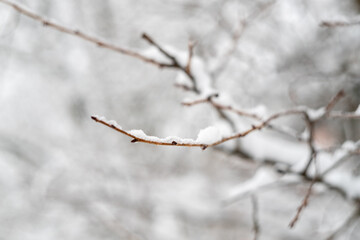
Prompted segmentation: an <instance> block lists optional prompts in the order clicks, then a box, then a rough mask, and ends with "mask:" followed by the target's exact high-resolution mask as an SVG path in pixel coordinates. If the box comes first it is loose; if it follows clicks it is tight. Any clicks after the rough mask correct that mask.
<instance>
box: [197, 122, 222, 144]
mask: <svg viewBox="0 0 360 240" xmlns="http://www.w3.org/2000/svg"><path fill="white" fill-rule="evenodd" d="M221 138H222V136H221V132H220V130H219V128H217V127H214V126H211V127H207V128H205V129H202V130H200V132H199V134H198V136H197V139H196V142H198V143H204V144H211V143H214V142H217V141H219V140H221Z"/></svg>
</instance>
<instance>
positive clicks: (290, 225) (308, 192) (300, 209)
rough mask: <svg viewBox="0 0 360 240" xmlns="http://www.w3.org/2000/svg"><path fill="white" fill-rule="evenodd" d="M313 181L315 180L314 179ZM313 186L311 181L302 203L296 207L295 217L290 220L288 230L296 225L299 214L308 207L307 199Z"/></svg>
mask: <svg viewBox="0 0 360 240" xmlns="http://www.w3.org/2000/svg"><path fill="white" fill-rule="evenodd" d="M314 179H315V178H314ZM314 184H315V181H314V180H313V181H312V182H311V183H310V186H309V188H308V190H307V192H306V195H305V198H304V200H303V201H302V203H301V205H300V206H299V207H298V209H297V212H296V215H295V217H294V218H293V219H292V220H291V222H290V224H289V227H290V228H293V227H294V226H295V224H296V222H297V221H298V220H299V217H300V214H301V212H302V211H303V210H304V208H306V206H307V205H308V203H309V198H310V195H311V190H312V187H313V185H314Z"/></svg>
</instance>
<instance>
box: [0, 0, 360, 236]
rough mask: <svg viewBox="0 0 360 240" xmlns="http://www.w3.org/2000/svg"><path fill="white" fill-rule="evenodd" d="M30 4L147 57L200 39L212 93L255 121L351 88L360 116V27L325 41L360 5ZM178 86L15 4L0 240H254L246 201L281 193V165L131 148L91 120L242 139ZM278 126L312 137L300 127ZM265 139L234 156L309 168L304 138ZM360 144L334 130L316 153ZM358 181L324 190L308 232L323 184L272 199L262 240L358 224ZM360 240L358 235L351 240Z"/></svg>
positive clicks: (5, 67) (0, 169)
mask: <svg viewBox="0 0 360 240" xmlns="http://www.w3.org/2000/svg"><path fill="white" fill-rule="evenodd" d="M17 3H23V4H25V5H26V6H27V7H29V9H32V10H34V11H35V12H37V13H39V14H41V15H43V16H47V17H49V18H51V19H55V20H56V21H57V22H60V23H62V24H64V25H66V26H70V27H72V28H77V29H81V30H82V31H84V32H87V33H90V34H91V35H94V36H98V37H101V38H102V39H106V41H109V42H112V43H114V44H116V45H119V46H122V47H125V48H132V49H136V50H139V51H145V50H146V49H148V47H149V45H148V44H147V43H146V42H145V41H144V40H142V39H141V37H140V36H141V34H142V33H143V32H146V33H148V34H149V35H150V36H152V37H153V38H154V39H156V40H157V41H158V42H160V43H162V44H164V45H165V46H171V47H173V48H176V49H178V50H179V51H182V52H184V53H186V51H187V44H188V40H189V39H192V40H195V41H196V42H197V44H196V47H195V55H196V56H197V57H199V58H201V59H202V61H203V62H204V66H205V68H206V71H208V74H209V75H210V76H211V78H212V79H213V82H212V86H213V87H214V88H216V89H217V90H219V91H220V92H221V93H224V95H222V96H225V97H226V98H229V99H230V98H231V99H232V100H233V102H234V103H236V105H237V106H240V107H241V108H246V109H254V108H255V107H257V109H258V107H259V106H266V109H267V111H269V112H276V111H279V110H283V109H288V108H290V107H294V106H298V105H305V106H308V107H311V108H315V109H316V108H319V107H322V106H324V105H326V104H327V103H328V101H329V99H331V97H332V96H334V95H335V94H336V93H337V92H338V91H339V90H340V89H344V90H345V92H346V97H345V98H344V99H343V100H342V101H341V102H340V103H339V104H338V105H337V108H338V109H342V110H345V111H349V112H350V111H355V110H356V109H357V107H358V105H359V104H360V54H359V50H360V41H359V39H360V26H359V25H357V26H352V27H345V28H334V29H329V28H322V27H320V26H319V24H320V23H321V22H322V21H323V20H338V21H353V20H358V19H359V17H358V16H359V13H360V2H359V1H355V0H352V1H351V0H347V1H339V0H315V1H314V0H313V1H310V0H292V1H289V0H277V1H275V2H274V3H273V4H271V5H270V6H269V7H267V8H266V9H262V8H263V6H264V5H266V4H267V3H269V1H268V2H267V1H252V0H242V1H235V0H199V1H190V0H151V1H149V0H121V1H115V0H102V1H100V0H87V1H71V0H61V1H60V0H52V1H41V0H28V1H26V2H25V1H17ZM256 12H259V13H258V14H254V13H256ZM243 19H248V22H247V25H246V28H244V30H243V32H242V34H241V36H240V38H239V39H238V40H236V41H235V40H234V32H237V31H238V30H239V29H241V25H240V23H241V21H242V20H243ZM239 26H240V27H239ZM176 79H179V76H178V72H177V71H174V70H166V69H159V68H157V67H155V66H153V65H150V64H146V63H143V62H141V61H139V60H138V59H134V58H131V57H128V56H123V55H121V54H117V53H115V52H112V51H109V50H105V49H101V48H98V47H96V46H95V45H94V44H91V43H88V42H85V41H83V40H81V39H78V38H76V37H73V36H69V35H66V34H63V33H59V32H57V31H55V30H54V29H51V28H48V27H44V26H43V25H41V24H40V23H38V22H35V21H34V20H32V19H29V18H28V17H25V16H22V15H20V14H19V13H17V12H15V11H14V10H13V9H11V8H10V7H8V6H6V5H4V4H2V3H1V2H0V119H1V123H0V239H4V240H48V239H53V240H57V239H59V240H60V239H90V240H92V239H94V240H95V239H102V240H105V239H109V240H110V239H136V240H137V239H149V240H150V239H156V240H177V239H179V240H180V239H197V240H200V239H206V240H211V239H214V240H215V239H229V240H230V239H253V238H254V233H253V220H252V217H253V216H252V213H253V206H252V204H251V203H252V201H251V197H250V196H249V195H244V196H240V195H239V192H241V191H244V189H245V190H246V189H248V188H251V186H252V185H251V179H252V177H253V176H254V175H255V174H256V173H257V174H256V176H257V177H258V178H260V179H261V180H264V182H265V183H267V182H271V181H273V179H277V178H280V177H281V176H279V173H277V172H275V171H273V170H272V167H271V166H267V165H264V164H256V163H254V162H250V161H246V160H243V159H241V158H240V157H239V156H236V155H231V154H227V153H224V152H222V151H218V150H215V149H207V150H206V151H202V150H201V149H200V148H180V147H179V148H177V147H161V146H153V145H146V144H142V143H136V144H132V143H130V141H131V139H129V138H127V137H125V136H123V135H121V134H119V133H116V132H115V131H113V130H111V129H109V128H106V127H104V126H101V125H99V124H97V123H95V122H94V121H92V120H91V119H90V116H91V115H93V114H97V115H100V116H106V117H108V118H109V119H114V120H116V121H117V122H118V123H119V124H121V125H122V126H123V127H124V128H126V129H143V130H144V131H145V132H146V133H148V134H150V135H155V136H160V137H166V136H180V137H184V138H192V139H196V138H197V134H198V132H199V130H200V129H204V128H206V127H208V126H218V127H219V128H221V129H224V131H231V128H230V127H229V126H228V125H227V123H225V122H223V121H220V120H219V116H218V114H217V112H216V111H214V110H213V109H212V108H211V107H210V106H209V105H207V104H201V105H197V106H193V107H185V106H182V105H181V104H180V103H181V102H182V101H183V100H184V99H187V98H190V99H191V98H193V97H194V95H192V94H191V93H187V92H185V91H182V90H181V89H179V88H176V87H174V83H175V80H176ZM279 123H280V124H286V126H288V127H291V128H293V129H295V130H296V131H298V132H299V133H301V131H303V130H304V125H303V122H302V121H300V120H299V119H298V118H295V117H292V118H287V119H286V121H285V120H282V121H279ZM243 124H244V123H242V122H240V121H239V126H236V127H237V128H238V129H242V128H243ZM261 134H262V135H256V134H254V136H249V138H248V140H245V139H244V141H242V142H237V141H233V142H229V143H228V144H225V146H226V147H228V148H232V147H233V146H234V145H235V144H241V146H242V147H243V148H244V149H245V151H246V152H248V153H249V154H250V155H251V156H253V157H254V158H256V159H259V160H264V159H266V158H268V157H271V158H276V157H279V158H282V159H287V158H289V159H298V158H299V157H300V156H299V154H300V155H301V154H307V152H306V150H303V148H304V146H303V145H301V144H298V143H297V142H295V141H293V140H292V139H288V138H285V137H284V136H280V135H274V134H272V133H270V132H267V131H264V132H262V133H261ZM359 137H360V124H359V120H346V121H338V120H334V121H330V122H324V123H322V124H321V125H320V126H319V128H318V131H317V135H316V139H315V140H316V142H317V144H318V145H319V146H323V147H329V146H337V145H341V144H342V143H343V142H344V141H345V140H347V141H351V142H350V145H351V147H354V146H355V142H356V141H358V139H359ZM270 144H271V145H270ZM304 151H305V152H304ZM343 168H344V171H345V172H349V173H351V176H352V178H351V179H357V181H356V182H353V181H350V180H349V179H348V178H342V179H340V181H343V185H344V186H345V188H347V189H348V193H349V192H350V193H349V195H348V196H347V197H344V196H341V195H340V194H339V193H337V192H336V191H331V190H329V189H327V188H326V187H324V186H317V188H316V189H315V190H316V191H315V192H314V193H313V195H311V197H310V204H309V206H308V207H307V208H306V209H305V210H304V212H303V213H302V215H301V217H300V220H299V222H298V223H297V225H296V226H295V228H294V229H289V228H288V224H289V222H290V221H291V219H292V218H293V216H294V215H295V213H296V209H297V207H298V206H299V205H300V204H301V201H302V199H303V198H304V196H305V195H306V192H307V190H308V183H302V182H300V183H295V184H284V185H280V186H279V185H275V186H272V187H266V188H261V189H259V190H258V191H257V193H256V199H257V202H258V219H259V224H260V236H259V237H258V239H264V240H265V239H267V240H272V239H274V240H275V239H276V240H280V239H284V240H289V239H294V240H295V239H296V240H300V239H304V240H305V239H326V238H327V236H329V235H330V234H332V232H333V231H334V230H336V229H337V228H338V227H339V226H341V225H342V223H343V222H344V221H346V219H347V217H348V216H349V215H351V214H352V212H353V209H354V201H353V200H352V199H351V198H352V197H360V190H359V189H360V181H359V180H358V178H357V175H358V174H359V172H360V164H359V157H358V156H357V157H353V158H351V159H350V160H349V161H348V162H347V163H346V164H345V165H344V166H343ZM267 179H269V181H267ZM343 179H345V180H346V179H347V181H345V180H343ZM255 180H256V178H255ZM249 181H250V182H249ZM354 183H356V185H353V184H354ZM246 184H247V185H246ZM239 196H240V197H239ZM359 238H360V226H359V225H358V224H357V222H356V221H355V222H354V223H352V224H351V226H349V227H348V228H346V229H345V230H344V231H343V232H342V233H341V234H339V235H338V236H337V238H336V239H349V240H355V239H359Z"/></svg>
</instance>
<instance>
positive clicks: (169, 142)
mask: <svg viewBox="0 0 360 240" xmlns="http://www.w3.org/2000/svg"><path fill="white" fill-rule="evenodd" d="M303 113H304V112H303V111H301V110H288V111H284V112H280V113H276V114H274V115H272V116H270V117H269V118H267V119H266V120H265V121H263V122H261V123H259V124H257V125H253V126H252V127H251V128H249V129H248V130H245V131H242V132H239V133H233V134H232V135H230V136H226V137H221V138H218V139H216V138H214V139H211V140H210V141H209V142H206V143H205V142H201V141H198V140H193V139H181V138H178V137H169V138H165V139H162V138H158V137H154V136H147V135H145V134H144V133H143V132H142V131H141V130H140V131H141V132H142V134H141V135H139V136H137V135H136V134H133V133H132V132H131V131H126V130H123V129H122V128H121V127H118V126H117V124H116V123H115V122H113V121H108V120H106V119H105V118H103V117H98V116H91V118H92V119H93V120H94V121H96V122H98V123H101V124H103V125H106V126H108V127H110V128H112V129H114V130H116V131H118V132H120V133H122V134H124V135H127V136H129V137H131V138H133V140H132V142H143V143H148V144H153V145H166V146H183V147H201V148H202V149H203V150H205V149H206V148H208V147H213V146H216V145H219V144H222V143H224V142H227V141H230V140H233V139H237V138H241V137H245V136H247V135H248V134H250V133H252V132H254V131H256V130H261V129H263V128H264V127H266V126H267V125H269V124H270V122H271V121H273V120H275V119H277V118H280V117H283V116H287V115H293V114H303ZM173 138H176V140H174V139H173Z"/></svg>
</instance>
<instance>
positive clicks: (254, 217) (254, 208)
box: [251, 194, 260, 240]
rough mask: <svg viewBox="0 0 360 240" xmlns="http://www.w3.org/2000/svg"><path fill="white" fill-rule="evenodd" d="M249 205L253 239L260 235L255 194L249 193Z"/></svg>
mask: <svg viewBox="0 0 360 240" xmlns="http://www.w3.org/2000/svg"><path fill="white" fill-rule="evenodd" d="M251 205H252V222H253V231H254V238H253V239H254V240H258V239H259V235H260V223H259V204H258V200H257V197H256V195H255V194H253V195H251Z"/></svg>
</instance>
